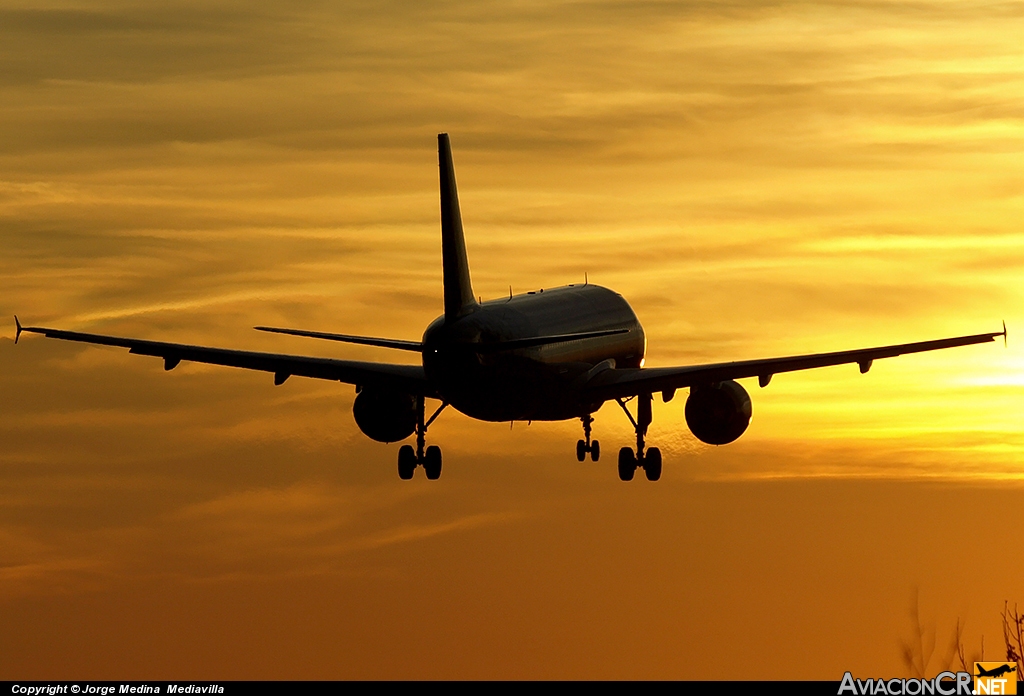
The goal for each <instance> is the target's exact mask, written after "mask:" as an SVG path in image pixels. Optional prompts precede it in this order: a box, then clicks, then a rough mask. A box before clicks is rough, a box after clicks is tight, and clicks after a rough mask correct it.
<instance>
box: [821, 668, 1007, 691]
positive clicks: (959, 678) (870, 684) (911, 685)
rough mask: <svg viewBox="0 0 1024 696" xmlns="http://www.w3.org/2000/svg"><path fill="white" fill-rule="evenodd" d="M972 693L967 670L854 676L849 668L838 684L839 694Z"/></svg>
mask: <svg viewBox="0 0 1024 696" xmlns="http://www.w3.org/2000/svg"><path fill="white" fill-rule="evenodd" d="M1015 686H1016V684H1015ZM973 693H974V692H973V691H972V690H971V675H970V674H969V673H967V672H956V673H955V674H954V673H953V672H939V674H938V675H937V676H936V677H934V678H933V679H854V677H853V675H852V674H850V673H849V672H847V673H845V674H844V675H843V681H842V682H841V683H840V684H839V694H838V696H842V695H843V694H853V695H854V696H884V695H886V694H888V696H972V694H973Z"/></svg>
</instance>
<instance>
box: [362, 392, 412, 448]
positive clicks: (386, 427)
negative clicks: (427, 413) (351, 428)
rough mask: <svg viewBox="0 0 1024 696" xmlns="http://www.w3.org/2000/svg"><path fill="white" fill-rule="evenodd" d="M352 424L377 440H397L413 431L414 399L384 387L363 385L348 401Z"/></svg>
mask: <svg viewBox="0 0 1024 696" xmlns="http://www.w3.org/2000/svg"><path fill="white" fill-rule="evenodd" d="M352 415H353V416H354V417H355V419H356V425H358V426H359V429H360V430H362V431H363V434H364V435H366V436H367V437H369V438H371V439H373V440H376V441H377V442H398V441H399V440H404V439H405V438H407V437H409V436H410V435H412V434H413V433H414V432H415V431H416V398H415V397H414V396H412V395H411V394H403V393H401V392H396V391H390V390H387V389H379V388H377V389H373V388H364V389H362V390H361V391H360V392H359V393H358V394H356V400H355V402H354V403H353V404H352Z"/></svg>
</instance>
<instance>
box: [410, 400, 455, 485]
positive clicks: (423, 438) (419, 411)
mask: <svg viewBox="0 0 1024 696" xmlns="http://www.w3.org/2000/svg"><path fill="white" fill-rule="evenodd" d="M447 406H448V404H447V403H446V402H442V403H441V405H440V406H439V407H438V409H437V410H436V411H434V415H432V416H431V417H430V420H428V421H427V422H425V423H424V422H423V416H424V410H423V397H422V396H420V397H417V399H416V416H417V417H416V449H415V450H413V448H412V445H402V447H401V448H400V449H399V450H398V477H399V478H400V479H403V480H406V481H408V480H409V479H411V478H412V475H413V473H414V472H415V471H416V467H417V466H419V465H420V464H422V465H423V470H424V471H425V472H426V473H427V478H428V479H430V480H431V481H436V480H437V479H439V478H441V448H440V447H438V446H437V445H431V446H430V447H427V448H426V452H424V447H425V445H426V443H427V428H428V427H429V426H430V424H431V423H433V422H434V421H435V420H436V419H437V417H438V416H440V415H441V411H443V410H444V409H445V408H446V407H447Z"/></svg>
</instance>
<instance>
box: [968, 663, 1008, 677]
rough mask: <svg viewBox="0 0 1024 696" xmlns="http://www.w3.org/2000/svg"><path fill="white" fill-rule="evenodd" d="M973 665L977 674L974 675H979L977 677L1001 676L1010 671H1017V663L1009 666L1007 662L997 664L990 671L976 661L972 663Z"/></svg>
mask: <svg viewBox="0 0 1024 696" xmlns="http://www.w3.org/2000/svg"><path fill="white" fill-rule="evenodd" d="M974 667H975V668H976V669H977V670H978V674H977V675H976V676H979V677H1001V676H1003V675H1004V674H1009V673H1010V672H1016V671H1017V665H1014V666H1012V667H1011V666H1010V665H1008V664H1006V665H999V666H998V667H994V668H993V669H992V670H991V671H990V670H986V669H985V668H984V667H982V666H981V665H979V664H978V663H974Z"/></svg>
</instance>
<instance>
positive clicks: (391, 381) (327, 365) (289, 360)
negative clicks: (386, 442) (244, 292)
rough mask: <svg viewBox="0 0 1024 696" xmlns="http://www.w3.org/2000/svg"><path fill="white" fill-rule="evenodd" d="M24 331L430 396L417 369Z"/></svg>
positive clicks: (167, 361) (174, 359) (170, 360)
mask: <svg viewBox="0 0 1024 696" xmlns="http://www.w3.org/2000/svg"><path fill="white" fill-rule="evenodd" d="M22 332H28V333H38V334H42V335H43V336H46V337H47V338H57V339H60V340H64V341H77V342H80V343H92V344H96V345H103V346H115V347H118V348H127V349H128V352H129V353H134V354H136V355H149V356H153V357H158V358H163V359H164V369H166V370H171V369H174V367H176V366H177V365H178V363H180V362H181V361H182V360H187V361H190V362H198V363H205V364H208V365H223V366H226V367H238V368H242V369H246V370H258V371H262V372H271V373H273V374H274V381H275V383H278V384H280V383H283V382H284V380H286V379H287V378H288V377H289V376H292V375H295V376H298V377H312V378H314V379H327V380H332V381H338V382H345V383H346V384H357V385H361V386H383V387H389V388H394V389H399V390H402V391H406V392H408V393H411V394H422V395H424V396H432V395H433V390H432V389H431V388H430V385H429V383H428V382H427V378H426V375H425V374H424V372H423V367H422V366H420V365H395V364H389V363H371V362H363V361H358V360H337V359H334V358H317V357H309V356H302V355H285V354H280V353H261V352H256V351H248V350H232V349H229V348H210V347H206V346H194V345H188V344H184V343H165V342H163V341H147V340H143V339H138V338H121V337H118V336H105V335H102V334H91V333H81V332H78V331H62V330H60V329H48V328H43V327H37V326H31V327H30V326H26V327H23V328H22Z"/></svg>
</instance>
